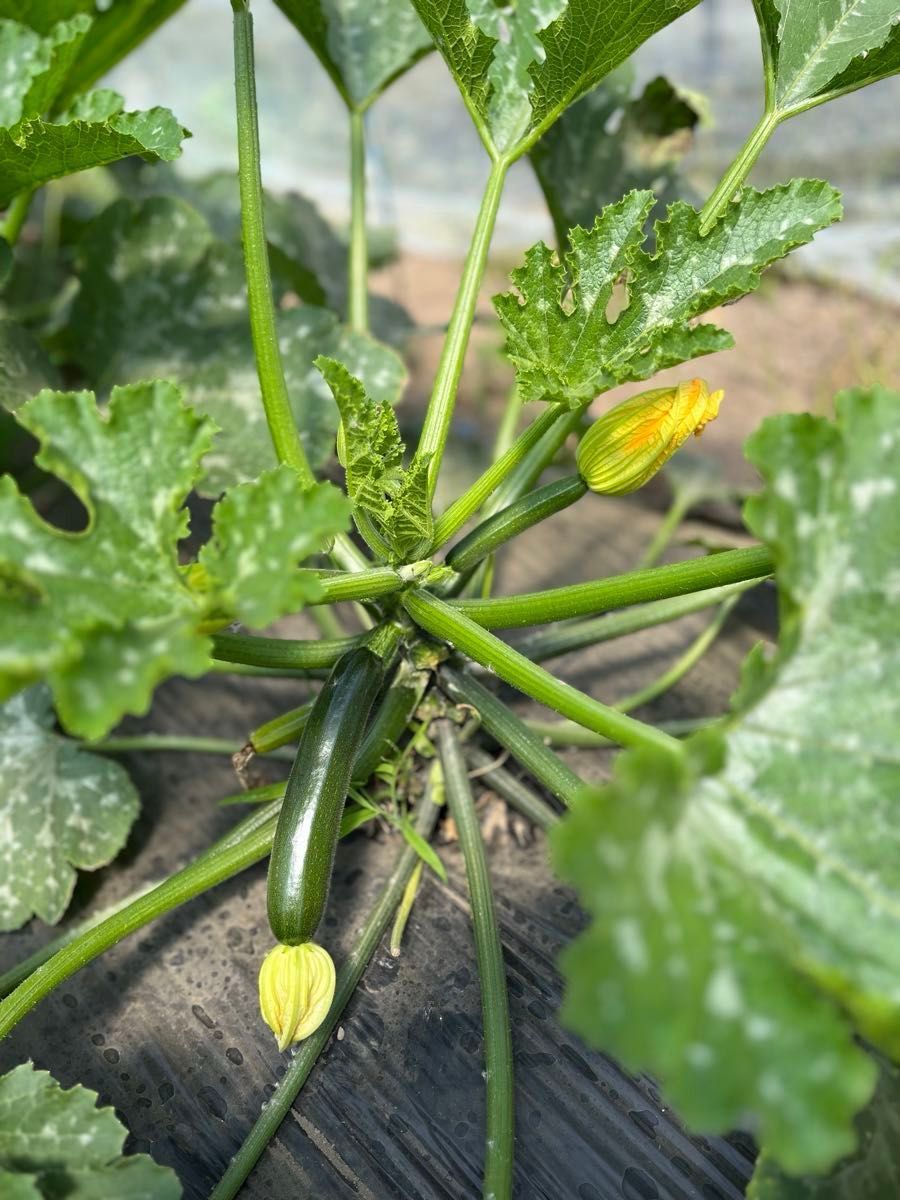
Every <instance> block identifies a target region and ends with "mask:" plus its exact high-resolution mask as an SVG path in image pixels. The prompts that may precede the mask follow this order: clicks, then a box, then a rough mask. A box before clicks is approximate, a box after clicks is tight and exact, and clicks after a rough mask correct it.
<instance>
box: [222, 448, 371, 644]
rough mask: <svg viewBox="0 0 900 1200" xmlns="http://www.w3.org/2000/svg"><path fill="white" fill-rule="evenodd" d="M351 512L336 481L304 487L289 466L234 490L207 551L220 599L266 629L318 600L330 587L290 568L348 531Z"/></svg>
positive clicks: (247, 620) (231, 610) (224, 500)
mask: <svg viewBox="0 0 900 1200" xmlns="http://www.w3.org/2000/svg"><path fill="white" fill-rule="evenodd" d="M298 506H300V507H302V513H303V519H302V521H300V520H298ZM350 511H351V506H350V502H349V501H348V499H347V497H346V496H345V495H344V494H343V492H341V491H339V490H338V489H337V488H336V487H333V486H332V485H331V484H330V483H319V484H316V485H315V486H314V487H312V488H309V489H308V490H307V491H306V492H303V491H302V489H301V488H300V485H299V482H298V479H297V475H296V473H295V472H294V471H293V470H292V469H291V468H290V467H287V466H279V467H276V468H275V469H274V470H273V471H267V472H265V473H264V474H263V475H261V476H260V477H259V479H258V480H255V481H254V482H253V483H244V484H241V485H240V486H239V487H235V488H232V489H231V490H230V491H229V492H227V493H226V494H225V496H224V497H223V498H222V499H221V500H220V501H219V503H218V504H217V505H216V507H215V510H214V514H213V530H212V538H211V539H210V541H209V542H208V543H207V544H206V545H205V546H204V547H203V549H202V550H201V552H200V556H199V561H200V564H201V566H202V567H203V568H204V570H205V571H206V573H207V575H208V577H209V579H210V581H211V582H212V584H213V586H214V589H215V592H216V594H217V595H218V597H219V603H220V604H222V605H223V606H224V608H225V609H226V611H228V612H229V613H234V615H235V616H237V617H238V618H239V619H240V620H241V621H243V622H244V624H246V625H249V626H251V627H252V628H255V629H260V628H262V627H263V626H264V625H268V624H270V623H271V622H272V621H274V620H275V619H276V618H277V617H280V616H281V615H282V614H283V613H286V612H293V611H296V610H297V609H299V608H302V607H303V606H304V605H305V604H307V603H309V602H310V601H313V600H318V599H319V598H320V597H321V596H322V594H323V590H322V585H321V583H319V582H318V580H317V579H316V577H315V576H314V575H311V574H307V573H306V572H302V571H296V570H295V571H291V570H286V566H287V564H291V563H300V562H302V561H303V560H304V559H306V558H309V556H310V555H311V554H316V553H318V552H319V551H320V550H321V549H322V547H323V546H324V545H327V544H328V543H329V542H330V541H331V539H332V538H333V537H334V535H335V534H337V533H341V532H343V531H344V530H345V529H346V528H347V527H348V525H349V524H350Z"/></svg>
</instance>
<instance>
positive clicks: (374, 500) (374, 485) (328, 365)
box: [316, 357, 434, 562]
mask: <svg viewBox="0 0 900 1200" xmlns="http://www.w3.org/2000/svg"><path fill="white" fill-rule="evenodd" d="M316 366H317V367H318V368H319V370H320V371H321V372H322V376H323V377H324V379H325V380H326V382H327V383H328V386H329V387H330V388H331V391H332V393H333V395H334V399H335V402H336V404H337V407H338V408H339V410H340V414H341V423H342V427H343V434H344V443H345V453H344V456H343V464H344V470H345V473H346V477H347V492H348V493H349V495H350V499H351V500H352V501H353V507H354V511H355V513H356V515H357V519H359V517H360V515H362V517H363V519H364V520H371V521H373V522H374V523H375V526H376V528H377V530H378V532H379V534H380V536H381V537H382V538H383V539H384V541H385V543H386V547H387V548H388V550H389V553H390V556H391V557H392V558H393V559H395V560H397V561H399V562H405V561H407V560H409V559H416V558H418V557H419V556H420V555H421V554H423V553H424V551H425V549H426V548H427V547H428V546H429V545H430V543H431V539H432V535H433V532H434V528H433V524H432V516H431V500H430V496H429V492H428V464H429V461H430V456H425V457H422V458H419V457H414V458H413V460H412V462H411V463H410V465H409V467H404V466H403V452H404V450H405V449H406V447H405V446H404V444H403V442H402V440H401V438H400V429H399V427H398V425H397V417H396V416H395V414H394V410H393V409H392V408H391V406H390V405H389V404H388V403H386V402H385V401H381V402H380V403H376V402H375V401H374V400H373V399H372V397H371V396H370V395H369V394H368V393H367V392H366V389H365V386H364V384H363V383H362V381H361V380H359V379H357V378H356V377H355V376H354V375H352V374H351V373H350V372H349V371H348V370H347V368H346V367H345V366H344V365H343V364H342V363H339V362H336V361H335V360H334V359H332V358H325V357H320V358H317V359H316Z"/></svg>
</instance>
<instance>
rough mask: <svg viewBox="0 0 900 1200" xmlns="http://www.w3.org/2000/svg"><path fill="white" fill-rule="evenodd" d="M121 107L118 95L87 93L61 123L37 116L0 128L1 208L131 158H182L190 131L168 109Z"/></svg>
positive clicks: (111, 93) (112, 93) (121, 103)
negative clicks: (66, 177) (54, 183)
mask: <svg viewBox="0 0 900 1200" xmlns="http://www.w3.org/2000/svg"><path fill="white" fill-rule="evenodd" d="M110 97H114V102H112V103H111V102H110ZM122 109H123V101H122V98H121V97H120V96H116V95H115V93H114V92H102V93H88V94H87V96H85V97H82V99H81V100H79V101H78V102H77V104H76V105H75V107H74V108H73V109H71V110H70V113H69V114H68V115H67V116H65V117H63V118H61V119H60V120H59V121H58V122H51V121H42V120H39V119H37V118H34V119H25V120H22V121H19V122H18V123H17V124H15V125H12V126H11V127H10V128H0V208H3V207H5V206H6V205H7V204H9V202H10V200H12V199H13V197H14V196H16V195H17V194H18V193H19V192H22V191H25V190H26V189H28V188H36V187H40V186H41V184H44V183H47V182H48V181H49V180H51V179H59V178H60V177H61V176H63V175H72V174H73V173H74V172H76V171H85V170H87V169H88V168H89V167H102V166H106V165H107V164H109V163H113V162H117V161H118V160H119V159H121V158H127V157H128V156H129V155H132V154H139V155H141V156H142V157H143V158H147V159H163V160H171V159H173V158H177V157H178V155H179V154H180V153H181V143H182V141H183V140H184V138H185V136H186V133H187V131H186V130H184V129H183V128H182V127H181V125H179V123H178V122H177V121H176V120H175V118H174V117H173V116H172V114H171V113H170V112H169V110H168V109H167V108H151V109H149V110H147V111H146V112H123V111H122ZM82 114H84V115H83V116H82Z"/></svg>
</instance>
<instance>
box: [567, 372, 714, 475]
mask: <svg viewBox="0 0 900 1200" xmlns="http://www.w3.org/2000/svg"><path fill="white" fill-rule="evenodd" d="M724 396H725V393H724V392H723V391H718V392H710V390H709V385H708V384H707V382H706V380H705V379H690V380H688V381H687V382H685V383H680V384H678V386H677V387H668V388H654V389H653V390H652V391H649V392H641V394H640V395H638V396H632V397H631V398H630V399H629V400H623V401H622V403H621V404H617V405H616V406H615V408H611V409H610V410H609V412H608V413H604V415H603V416H602V417H601V418H600V419H599V420H598V421H595V422H594V424H593V425H592V426H591V427H590V429H589V430H588V431H587V433H586V434H585V435H584V437H583V438H582V439H581V441H580V442H579V444H578V451H577V455H576V457H577V461H578V470H579V472H580V473H581V477H582V479H584V481H585V483H586V484H587V485H588V487H589V488H590V489H591V491H593V492H601V493H603V494H604V495H606V496H624V495H625V494H626V493H627V492H633V491H636V490H637V488H639V487H643V485H644V484H645V483H646V482H647V481H648V480H649V479H651V478H652V477H653V476H654V475H655V474H656V472H657V471H658V470H659V469H660V467H662V466H664V465H665V464H666V463H667V462H668V461H669V459H670V458H671V457H672V455H673V454H674V453H675V452H676V450H678V449H679V448H680V447H681V446H682V445H683V444H684V443H685V442H686V441H687V439H688V438H689V437H690V436H691V434H694V436H695V437H699V436H700V434H701V433H702V432H703V430H704V429H705V428H706V426H707V425H708V424H709V423H710V421H714V420H715V418H716V417H717V416H718V414H719V405H720V404H721V403H722V400H723V399H724Z"/></svg>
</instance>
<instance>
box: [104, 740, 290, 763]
mask: <svg viewBox="0 0 900 1200" xmlns="http://www.w3.org/2000/svg"><path fill="white" fill-rule="evenodd" d="M84 748H85V750H93V751H94V752H95V753H97V754H130V753H132V752H133V751H144V750H183V751H185V752H186V753H188V754H227V755H232V754H237V753H238V751H239V750H240V749H241V744H240V743H239V742H234V741H230V740H229V739H227V738H212V737H189V736H183V735H181V734H168V733H139V734H135V735H134V736H133V737H111V738H104V739H103V740H102V741H99V742H85V743H84ZM275 749H276V747H274V746H272V747H269V749H267V750H261V751H259V753H260V754H271V757H272V758H282V759H287V760H290V758H291V756H290V755H284V754H277V753H273V751H274V750H275Z"/></svg>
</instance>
